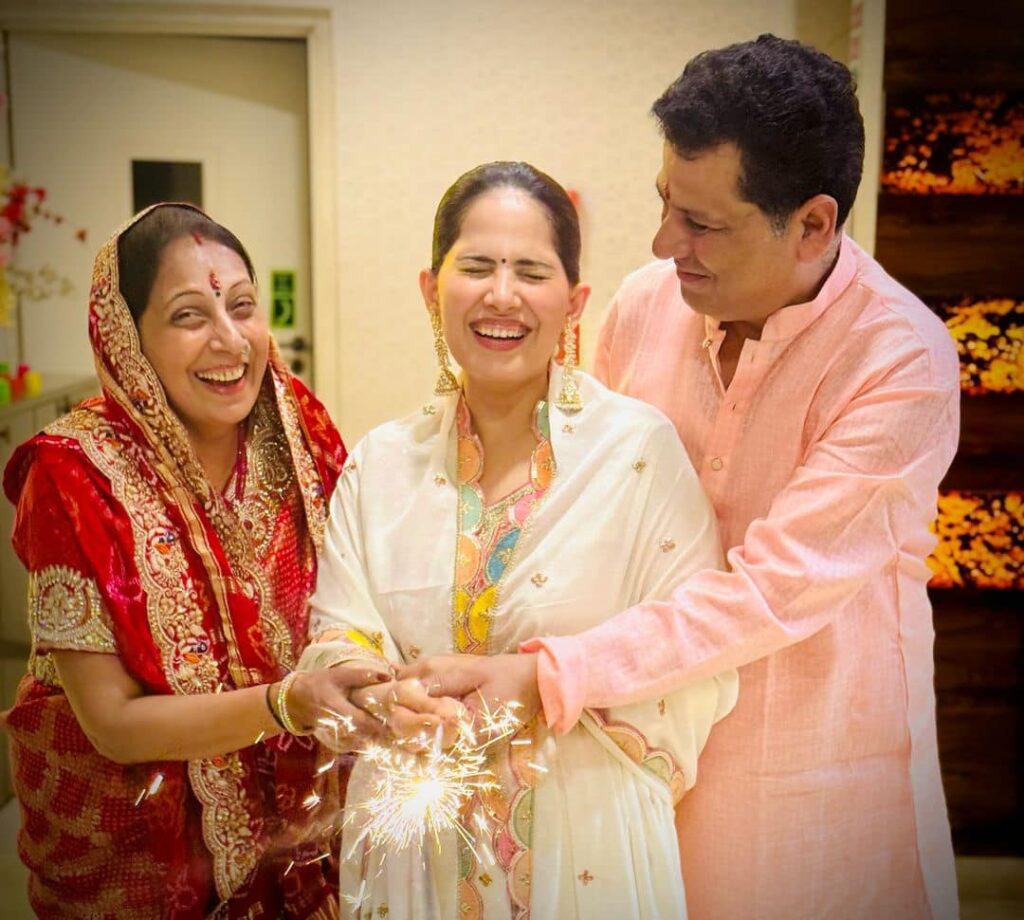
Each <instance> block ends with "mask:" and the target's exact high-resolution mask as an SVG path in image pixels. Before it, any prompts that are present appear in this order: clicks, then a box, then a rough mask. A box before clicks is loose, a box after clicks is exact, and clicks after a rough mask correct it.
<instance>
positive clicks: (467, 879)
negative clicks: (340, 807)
mask: <svg viewBox="0 0 1024 920" xmlns="http://www.w3.org/2000/svg"><path fill="white" fill-rule="evenodd" d="M456 412H457V414H456V424H457V426H458V457H457V466H458V488H459V500H458V537H457V544H456V553H455V584H454V592H453V593H454V598H453V604H452V608H453V609H452V629H453V637H454V644H455V648H456V649H457V650H458V651H459V652H463V653H468V654H478V655H479V654H488V652H489V640H490V624H491V619H492V617H493V616H494V613H495V611H496V609H497V607H498V603H499V597H500V591H501V585H502V583H503V581H504V579H505V578H506V577H507V575H508V572H509V571H510V570H511V568H512V567H513V565H514V563H515V559H516V549H517V547H518V546H519V544H520V542H521V541H522V539H523V537H524V535H525V533H526V532H527V531H528V528H529V524H530V521H531V520H532V518H533V516H534V513H535V512H536V509H537V507H538V506H539V504H540V503H541V501H542V500H543V498H544V496H545V494H546V493H547V490H548V488H549V486H550V485H551V482H552V479H553V477H554V476H555V473H556V464H555V457H554V453H553V451H552V448H551V430H550V423H549V419H548V407H547V403H546V402H544V401H541V402H539V403H538V404H537V408H536V410H535V412H534V421H533V428H534V435H535V436H536V438H537V446H536V447H535V448H534V450H533V454H532V456H531V459H530V481H529V482H528V483H526V484H525V485H524V486H522V487H521V488H520V489H517V490H516V491H515V492H513V493H512V494H511V495H509V496H507V497H506V498H505V499H503V500H502V501H499V502H497V503H495V504H493V505H491V506H489V507H486V506H485V505H484V496H483V492H482V491H481V490H480V487H479V485H478V481H479V478H480V476H481V475H482V473H483V466H484V455H483V446H482V445H481V443H480V440H479V439H478V438H477V437H476V435H475V434H474V432H473V428H472V418H471V417H470V414H469V409H468V407H467V406H466V404H465V402H464V401H463V400H460V401H459V405H458V408H457V410H456ZM538 579H541V581H540V583H538ZM531 580H532V581H533V583H534V584H535V585H537V586H538V587H540V585H541V584H543V583H544V581H546V580H547V577H546V576H545V575H543V574H541V573H537V574H536V575H534V577H533V579H531ZM536 730H537V721H536V719H535V720H533V721H532V722H531V723H529V724H528V725H526V726H524V727H523V728H522V729H521V730H520V731H519V732H518V733H517V735H516V740H524V739H525V740H528V741H531V742H532V741H533V739H534V738H535V736H536ZM530 748H531V745H529V744H527V745H514V744H513V745H503V746H501V750H500V751H495V753H494V754H493V755H492V757H494V758H495V760H494V765H493V768H492V769H493V772H494V774H495V776H497V777H499V778H501V779H502V787H503V788H501V789H497V790H494V791H493V792H492V793H489V794H487V795H484V796H482V797H481V799H480V803H479V804H480V806H481V807H483V808H484V809H485V810H486V811H487V812H488V813H489V814H490V816H491V818H492V820H493V821H494V825H493V832H492V835H491V843H492V847H493V851H494V857H495V859H496V860H497V862H498V864H499V865H500V866H501V868H502V869H503V870H504V872H505V881H506V888H507V893H508V897H509V902H510V904H511V906H512V918H513V920H528V917H529V914H530V882H531V878H532V871H531V854H532V851H531V846H532V842H533V786H534V785H535V784H536V782H537V781H538V775H537V772H536V771H534V770H532V769H531V768H530V767H529V764H528V759H529V754H528V751H529V750H530ZM459 865H460V883H459V904H460V910H461V911H462V912H463V913H464V914H465V915H466V916H481V915H482V912H483V904H484V898H483V895H482V893H481V891H480V890H478V889H477V887H476V885H477V883H479V884H480V885H481V886H482V887H483V888H488V887H490V884H491V883H492V882H493V879H492V878H491V876H490V875H488V874H487V873H484V874H483V875H478V874H477V872H478V871H479V866H478V863H477V857H476V855H475V853H474V852H473V850H472V848H471V847H470V846H469V845H468V844H467V843H466V841H464V840H460V841H459ZM485 878H486V879H487V881H485V880H484V879H485Z"/></svg>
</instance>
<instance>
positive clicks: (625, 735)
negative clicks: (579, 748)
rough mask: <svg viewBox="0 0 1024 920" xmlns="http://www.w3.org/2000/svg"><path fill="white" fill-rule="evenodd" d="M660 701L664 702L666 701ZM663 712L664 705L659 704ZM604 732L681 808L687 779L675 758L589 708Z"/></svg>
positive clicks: (635, 729) (629, 728)
mask: <svg viewBox="0 0 1024 920" xmlns="http://www.w3.org/2000/svg"><path fill="white" fill-rule="evenodd" d="M661 702H664V701H663V700H662V701H661ZM658 709H659V711H660V710H661V703H659V705H658ZM587 712H588V713H589V714H590V715H591V716H593V718H594V721H596V722H597V724H598V725H599V726H600V727H601V730H602V731H603V732H604V733H605V734H606V735H607V736H608V737H609V738H611V740H612V741H614V742H615V744H616V746H617V747H618V748H619V750H621V751H622V753H623V754H625V755H626V756H627V757H628V758H629V759H630V760H632V761H633V763H635V764H636V765H637V766H638V767H641V768H642V769H644V770H646V771H647V772H648V773H651V774H652V775H653V776H656V777H657V778H658V779H660V780H661V781H662V782H663V783H665V785H666V786H668V791H669V794H670V795H671V796H672V802H673V804H674V805H678V804H679V802H680V800H681V799H682V797H683V794H684V793H685V792H686V777H685V776H684V775H683V771H682V769H681V768H680V766H679V764H677V763H676V760H675V758H674V757H673V756H672V755H671V753H669V752H668V751H666V750H663V749H661V748H656V747H652V746H651V744H650V743H649V742H648V740H647V738H646V737H645V736H644V734H643V733H642V732H641V731H640V730H639V729H637V728H634V727H633V726H632V725H628V724H627V723H625V722H613V721H611V720H610V719H607V718H605V716H604V714H603V713H602V712H601V711H600V710H597V709H588V710H587Z"/></svg>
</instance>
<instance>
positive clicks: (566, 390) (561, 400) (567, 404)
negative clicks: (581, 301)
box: [555, 317, 583, 415]
mask: <svg viewBox="0 0 1024 920" xmlns="http://www.w3.org/2000/svg"><path fill="white" fill-rule="evenodd" d="M562 334H563V336H564V338H565V357H564V358H563V359H562V386H561V388H560V389H559V391H558V396H557V397H556V399H555V405H556V406H558V408H559V409H561V410H562V411H563V412H566V413H568V414H570V415H571V414H573V413H574V412H579V411H580V409H582V408H583V398H582V397H581V396H580V388H579V385H578V384H577V383H576V375H575V373H574V371H575V370H576V332H575V330H574V329H573V324H572V318H571V317H566V320H565V330H564V331H563V333H562Z"/></svg>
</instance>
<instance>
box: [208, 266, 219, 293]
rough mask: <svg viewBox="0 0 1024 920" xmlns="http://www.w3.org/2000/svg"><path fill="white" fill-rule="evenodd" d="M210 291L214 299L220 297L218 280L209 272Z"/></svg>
mask: <svg viewBox="0 0 1024 920" xmlns="http://www.w3.org/2000/svg"><path fill="white" fill-rule="evenodd" d="M210 289H211V290H212V291H213V293H214V296H215V297H220V279H219V278H218V277H217V275H216V274H215V273H214V272H212V271H211V272H210Z"/></svg>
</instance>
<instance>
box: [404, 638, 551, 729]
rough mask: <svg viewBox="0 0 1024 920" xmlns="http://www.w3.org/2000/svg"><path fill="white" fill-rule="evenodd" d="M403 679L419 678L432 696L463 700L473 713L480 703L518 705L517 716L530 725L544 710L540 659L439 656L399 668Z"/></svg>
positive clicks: (526, 656) (529, 657)
mask: <svg viewBox="0 0 1024 920" xmlns="http://www.w3.org/2000/svg"><path fill="white" fill-rule="evenodd" d="M398 676H399V679H402V680H404V679H407V678H411V677H417V678H419V679H420V680H421V681H422V682H423V683H424V684H425V685H426V687H427V690H428V691H429V693H430V694H431V695H432V696H449V697H455V698H457V699H461V700H462V702H463V703H465V704H466V706H467V707H468V708H469V709H479V708H480V702H481V700H483V701H484V702H486V703H488V704H490V703H493V702H499V703H509V702H513V701H515V702H517V703H519V705H520V708H519V709H518V710H517V712H516V714H517V715H518V716H519V718H520V719H521V720H522V721H523V722H524V723H526V722H529V721H530V720H531V719H532V718H533V717H534V716H535V715H536V714H537V713H538V712H539V711H540V708H541V702H540V690H539V689H538V687H537V656H536V654H525V655H439V656H437V657H436V658H428V659H426V660H424V661H418V662H416V664H412V665H406V666H405V667H402V668H399V671H398Z"/></svg>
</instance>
